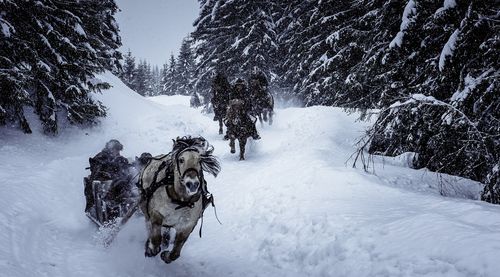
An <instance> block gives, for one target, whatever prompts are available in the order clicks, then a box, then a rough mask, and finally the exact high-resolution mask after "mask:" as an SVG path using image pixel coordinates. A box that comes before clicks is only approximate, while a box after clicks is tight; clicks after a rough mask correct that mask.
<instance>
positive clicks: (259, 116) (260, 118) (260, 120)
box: [257, 113, 264, 126]
mask: <svg viewBox="0 0 500 277" xmlns="http://www.w3.org/2000/svg"><path fill="white" fill-rule="evenodd" d="M257 117H258V118H259V122H260V126H263V125H264V122H263V121H262V113H258V116H257Z"/></svg>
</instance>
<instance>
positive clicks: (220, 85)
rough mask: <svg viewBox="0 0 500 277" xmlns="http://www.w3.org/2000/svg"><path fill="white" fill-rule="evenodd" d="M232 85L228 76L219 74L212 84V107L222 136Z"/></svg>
mask: <svg viewBox="0 0 500 277" xmlns="http://www.w3.org/2000/svg"><path fill="white" fill-rule="evenodd" d="M229 90H230V84H229V82H228V81H227V78H226V76H224V75H222V74H217V75H216V76H215V78H214V81H213V83H212V99H211V103H212V107H213V109H214V114H215V116H214V121H219V134H220V135H222V134H223V133H224V131H223V125H222V122H223V119H224V117H225V116H226V110H227V105H228V102H229Z"/></svg>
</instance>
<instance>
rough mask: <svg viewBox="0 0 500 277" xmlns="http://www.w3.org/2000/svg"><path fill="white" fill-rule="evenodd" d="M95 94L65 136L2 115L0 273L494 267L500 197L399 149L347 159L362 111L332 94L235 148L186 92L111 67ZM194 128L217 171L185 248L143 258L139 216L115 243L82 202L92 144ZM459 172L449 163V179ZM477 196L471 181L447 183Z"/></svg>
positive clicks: (422, 272)
mask: <svg viewBox="0 0 500 277" xmlns="http://www.w3.org/2000/svg"><path fill="white" fill-rule="evenodd" d="M102 79H103V80H105V81H108V82H110V83H111V84H112V85H113V86H114V87H113V88H112V89H111V90H109V91H106V92H104V93H103V94H102V95H99V96H98V98H99V99H100V100H101V101H102V102H104V103H105V105H106V106H107V107H109V111H108V114H109V116H108V117H107V118H106V119H104V120H103V123H102V124H101V125H100V126H99V127H97V128H94V129H92V130H86V131H85V130H79V129H76V128H74V129H73V128H67V129H66V130H64V131H63V132H62V134H61V135H60V136H59V137H56V138H50V137H45V136H42V135H39V134H33V135H29V136H28V135H22V134H21V133H20V132H19V131H12V130H6V129H0V155H1V157H2V161H1V162H0V180H1V182H2V183H1V184H2V193H1V194H0V276H5V277H24V276H51V277H53V276H61V277H67V276H93V277H97V276H120V277H124V276H148V277H149V276H238V277H241V276H498V273H499V272H500V264H499V263H498V254H499V253H500V236H499V235H498V230H500V216H498V215H499V214H500V206H495V205H489V204H487V203H484V202H479V201H474V200H465V199H461V198H451V197H449V198H446V197H442V196H440V195H439V185H438V184H439V182H438V181H439V179H438V177H436V175H435V174H433V173H430V172H426V171H423V170H419V171H416V170H412V169H409V168H407V167H405V166H403V165H404V159H399V160H398V159H392V160H386V161H385V162H383V161H382V160H379V159H375V162H376V167H375V172H376V175H374V174H368V173H365V172H363V171H362V170H361V169H353V168H351V166H350V165H351V164H350V162H349V163H347V165H346V161H347V159H348V158H349V156H350V155H351V154H352V153H353V152H354V147H353V143H354V142H355V141H356V140H357V138H358V137H359V136H360V135H361V134H362V133H363V131H364V128H365V124H364V123H360V122H357V121H356V116H355V115H347V114H345V113H343V112H342V111H341V110H340V109H336V108H331V107H310V108H285V109H280V110H278V111H277V115H276V118H275V124H274V125H273V126H264V127H261V126H259V131H260V134H261V136H262V140H260V141H256V142H254V141H251V142H250V143H249V144H248V145H247V147H248V148H247V160H246V161H243V162H240V161H238V158H237V155H231V154H230V153H229V146H228V145H227V144H228V143H227V142H226V141H223V140H222V138H221V136H220V135H218V134H217V128H218V126H217V124H216V123H215V122H213V121H212V116H211V115H203V114H201V113H200V111H199V110H196V109H192V108H189V106H188V103H189V99H188V98H186V97H179V96H175V97H166V96H161V97H157V98H153V99H145V98H142V97H141V96H139V95H137V94H135V93H134V92H132V91H130V90H129V89H128V88H127V87H126V86H125V85H123V83H121V82H120V81H119V80H118V79H117V78H116V77H114V76H113V75H111V74H105V75H103V76H102ZM188 134H190V135H202V136H204V137H205V138H206V139H207V140H208V141H209V142H211V143H212V144H213V145H214V146H215V154H216V155H217V156H218V157H219V158H220V160H221V164H222V172H221V174H220V175H219V177H217V178H216V179H215V178H213V177H207V179H208V182H209V189H210V190H211V192H212V193H213V194H214V195H215V203H216V205H217V212H218V215H219V218H220V220H221V221H222V223H223V225H219V224H218V223H217V221H216V219H215V217H214V214H213V210H212V208H210V207H209V208H208V209H207V211H206V212H205V222H204V226H203V237H202V238H199V237H198V234H197V232H198V227H197V228H196V229H195V232H193V234H192V235H191V237H190V238H189V240H188V241H187V243H186V245H185V247H184V249H183V252H182V253H181V257H180V258H179V259H178V260H177V261H175V262H174V263H172V264H169V265H167V264H165V263H163V261H161V260H160V258H159V257H156V258H145V257H144V255H143V253H144V249H143V246H144V241H145V238H146V230H145V225H144V222H143V218H141V217H135V218H132V219H131V221H129V223H128V224H127V225H126V226H125V228H124V229H123V230H122V231H121V232H120V233H119V235H118V237H117V239H116V240H115V241H114V243H113V244H112V245H111V246H110V247H109V248H104V247H103V246H102V245H101V244H100V240H99V237H98V235H96V228H95V227H94V225H93V224H92V223H91V222H90V221H89V220H88V219H87V217H86V216H85V215H84V213H83V210H84V205H85V200H84V196H83V184H82V178H83V177H84V176H86V175H87V174H88V171H85V170H84V168H85V167H87V166H88V157H90V156H93V155H94V154H96V153H97V152H98V151H100V150H101V148H102V147H103V145H104V144H105V142H106V141H107V140H109V139H111V138H116V139H118V140H120V141H121V142H122V143H123V145H124V151H123V152H122V154H123V155H124V156H126V157H134V156H135V155H139V154H140V153H141V152H144V151H148V152H151V153H153V154H160V153H167V152H169V151H170V149H171V146H172V141H171V139H172V138H175V137H177V136H183V135H188ZM452 179H453V178H451V177H445V178H444V183H445V184H447V182H449V181H450V180H452ZM448 185H449V188H448V189H447V191H448V193H449V194H452V195H456V196H463V195H466V196H472V197H475V196H477V194H478V189H479V187H478V185H477V184H475V183H473V182H469V181H466V180H462V181H460V186H457V187H453V186H452V185H450V184H448Z"/></svg>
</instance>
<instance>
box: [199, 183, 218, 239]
mask: <svg viewBox="0 0 500 277" xmlns="http://www.w3.org/2000/svg"><path fill="white" fill-rule="evenodd" d="M202 204H203V209H202V210H201V216H200V217H201V224H200V231H199V232H198V234H199V235H200V238H201V232H202V230H203V215H204V214H205V209H206V208H207V206H208V204H212V207H214V213H215V218H216V219H217V221H218V222H219V224H220V225H222V222H220V220H219V217H218V216H217V208H216V207H215V203H214V196H213V195H212V194H211V193H209V192H208V191H207V194H205V195H204V197H203V203H202Z"/></svg>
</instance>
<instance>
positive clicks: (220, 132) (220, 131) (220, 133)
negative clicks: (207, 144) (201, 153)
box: [219, 118, 224, 135]
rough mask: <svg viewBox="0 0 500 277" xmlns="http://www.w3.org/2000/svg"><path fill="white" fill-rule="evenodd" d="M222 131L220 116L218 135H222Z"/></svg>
mask: <svg viewBox="0 0 500 277" xmlns="http://www.w3.org/2000/svg"><path fill="white" fill-rule="evenodd" d="M223 133H224V132H223V130H222V118H220V119H219V135H222V134H223Z"/></svg>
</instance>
